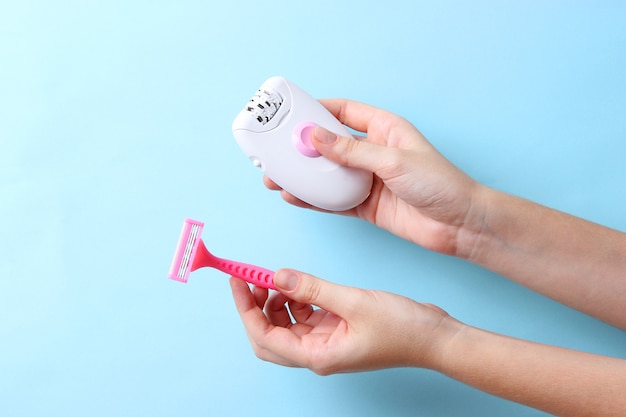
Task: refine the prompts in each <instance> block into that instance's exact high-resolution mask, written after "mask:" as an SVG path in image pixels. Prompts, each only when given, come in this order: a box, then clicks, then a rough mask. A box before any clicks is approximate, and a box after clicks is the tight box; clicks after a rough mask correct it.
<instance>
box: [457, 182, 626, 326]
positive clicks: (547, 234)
mask: <svg viewBox="0 0 626 417" xmlns="http://www.w3.org/2000/svg"><path fill="white" fill-rule="evenodd" d="M472 216H473V217H471V216H470V218H469V219H468V222H467V225H466V227H465V229H464V232H463V234H461V236H460V243H459V255H460V256H462V257H464V258H466V259H468V260H470V261H472V262H474V263H477V264H479V265H482V266H484V267H486V268H488V269H490V270H493V271H495V272H497V273H499V274H502V275H504V276H506V277H508V278H510V279H512V280H514V281H516V282H518V283H520V284H522V285H524V286H526V287H528V288H530V289H532V290H534V291H537V292H539V293H542V294H544V295H546V296H548V297H551V298H553V299H555V300H557V301H559V302H561V303H563V304H567V305H569V306H571V307H573V308H575V309H577V310H580V311H583V312H585V313H587V314H590V315H592V316H595V317H597V318H599V319H601V320H604V321H606V322H608V323H611V324H613V325H615V326H618V327H620V328H622V329H626V234H624V233H621V232H618V231H615V230H612V229H609V228H606V227H603V226H600V225H597V224H594V223H591V222H588V221H586V220H583V219H580V218H577V217H574V216H571V215H568V214H565V213H562V212H559V211H557V210H553V209H550V208H547V207H544V206H541V205H539V204H535V203H533V202H530V201H527V200H524V199H521V198H517V197H514V196H511V195H507V194H505V193H501V192H498V191H495V190H492V189H488V188H482V189H481V191H480V195H479V196H477V199H476V205H475V210H473V215H472Z"/></svg>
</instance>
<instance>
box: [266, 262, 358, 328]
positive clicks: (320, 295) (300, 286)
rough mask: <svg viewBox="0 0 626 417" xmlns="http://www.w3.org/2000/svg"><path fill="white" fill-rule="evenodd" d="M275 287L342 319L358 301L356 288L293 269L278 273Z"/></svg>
mask: <svg viewBox="0 0 626 417" xmlns="http://www.w3.org/2000/svg"><path fill="white" fill-rule="evenodd" d="M274 285H275V286H276V289H277V290H279V291H280V292H281V293H283V294H284V295H286V296H287V297H289V298H291V299H292V300H294V301H297V302H300V303H303V304H313V305H316V306H318V307H321V308H323V309H324V310H326V311H330V312H331V313H334V314H337V315H338V316H342V317H344V315H345V313H348V312H349V311H350V310H351V309H352V308H353V306H354V303H356V302H357V301H358V290H357V289H356V288H352V287H346V286H344V285H339V284H334V283H331V282H329V281H325V280H323V279H321V278H317V277H315V276H313V275H309V274H306V273H304V272H299V271H295V270H292V269H280V270H278V271H276V273H275V274H274Z"/></svg>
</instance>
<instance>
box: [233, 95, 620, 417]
mask: <svg viewBox="0 0 626 417" xmlns="http://www.w3.org/2000/svg"><path fill="white" fill-rule="evenodd" d="M322 104H323V105H324V106H325V107H326V108H327V109H328V110H329V111H330V112H331V113H333V114H334V115H335V117H337V118H338V119H339V120H340V121H341V122H342V123H344V124H345V125H347V126H349V127H351V128H353V129H355V130H357V131H360V132H363V133H364V134H365V136H364V137H362V138H359V140H352V139H347V138H341V137H337V136H336V135H334V134H332V133H330V132H328V131H325V130H324V129H321V128H316V130H315V132H314V139H313V144H314V146H315V147H316V149H317V150H318V151H319V152H320V153H321V154H322V155H324V156H325V157H327V158H329V159H331V160H334V161H336V162H338V163H340V164H342V165H345V166H349V167H354V168H360V169H365V170H368V171H370V172H372V173H373V174H374V184H373V186H372V192H371V194H370V196H369V198H368V199H367V200H366V201H365V202H364V203H362V204H361V205H360V206H358V207H356V208H354V209H352V210H349V211H346V212H342V213H339V214H342V215H347V216H354V217H358V218H361V219H363V220H366V221H369V222H371V223H373V224H376V225H377V226H379V227H381V228H383V229H385V230H388V231H390V232H392V233H394V234H396V235H397V236H400V237H402V238H404V239H406V240H409V241H411V242H414V243H415V244H418V245H420V246H423V247H425V248H428V249H431V250H433V251H436V252H439V253H444V254H448V255H452V256H457V257H460V258H463V259H466V260H468V261H470V262H473V263H476V264H478V265H482V266H484V267H486V268H489V269H491V270H493V271H495V272H498V273H499V274H501V275H504V276H506V277H508V278H510V279H511V280H513V281H516V282H518V283H520V284H522V285H525V286H527V287H528V288H531V289H533V290H535V291H537V292H539V293H542V294H544V295H546V296H549V297H551V298H553V299H555V300H557V301H559V302H561V303H564V304H566V305H569V306H571V307H573V308H576V309H578V310H580V311H583V312H585V313H587V314H590V315H592V316H595V317H597V318H599V319H601V320H604V321H606V322H608V323H611V324H613V325H614V326H617V327H619V328H621V329H626V303H624V301H623V300H624V299H626V235H625V234H623V233H621V232H618V231H615V230H612V229H609V228H606V227H603V226H600V225H597V224H593V223H591V222H588V221H586V220H583V219H579V218H576V217H573V216H570V215H568V214H565V213H561V212H558V211H556V210H553V209H550V208H547V207H544V206H541V205H539V204H536V203H533V202H530V201H527V200H524V199H520V198H518V197H515V196H511V195H508V194H505V193H502V192H499V191H496V190H493V189H490V188H488V187H485V186H483V185H481V184H479V183H477V182H475V181H474V180H473V179H471V178H470V177H468V176H467V175H466V174H464V173H463V172H462V171H460V170H459V169H458V168H456V167H455V166H454V165H453V164H451V163H450V162H449V161H448V160H446V159H445V158H444V157H443V156H442V155H441V154H440V153H439V152H438V151H437V150H436V149H435V148H434V147H433V146H432V145H431V144H430V143H429V142H428V141H427V140H426V139H425V138H424V137H423V136H422V134H421V133H420V132H419V131H418V130H417V129H416V128H415V127H414V126H413V125H412V124H411V123H409V122H408V121H407V120H405V119H403V118H401V117H399V116H397V115H395V114H392V113H389V112H386V111H384V110H381V109H378V108H375V107H372V106H369V105H366V104H362V103H357V102H353V101H349V100H340V99H334V100H324V101H322ZM264 181H265V185H266V186H267V187H268V188H270V189H273V190H279V191H281V194H282V196H283V198H284V199H285V200H286V201H287V202H289V203H291V204H294V205H296V206H299V207H306V208H311V209H315V208H313V207H310V206H308V205H307V204H305V203H303V202H302V201H299V200H297V199H296V198H295V197H293V196H292V195H290V194H288V193H286V192H285V191H283V190H280V187H279V186H278V185H277V184H275V183H273V182H272V181H271V180H269V179H268V178H265V179H264ZM581 254H582V255H581ZM274 282H275V284H276V286H277V287H278V289H279V291H278V292H273V293H272V294H268V291H267V290H264V289H262V288H252V289H250V288H249V287H248V285H247V284H246V283H244V282H243V281H240V280H238V279H235V278H232V279H231V287H232V291H233V297H234V300H235V304H236V306H237V310H238V312H239V313H240V315H241V318H242V321H243V324H244V327H245V328H246V331H247V334H248V336H249V339H250V342H251V344H252V346H253V348H254V350H255V353H256V355H257V356H258V357H259V358H261V359H263V360H267V361H271V362H275V363H278V364H281V365H285V366H293V367H305V368H309V369H311V370H312V371H314V372H316V373H318V374H320V375H328V374H332V373H339V372H357V371H368V370H374V369H382V368H389V367H417V368H428V369H433V370H436V371H439V372H441V373H443V374H446V375H448V376H450V377H452V378H455V379H457V380H459V381H461V382H464V383H466V384H469V385H471V386H474V387H476V388H478V389H481V390H483V391H486V392H489V393H492V394H494V395H497V396H500V397H502V398H506V399H509V400H512V401H516V402H519V403H522V404H525V405H528V406H531V407H535V408H538V409H541V410H544V411H547V412H549V413H552V414H555V415H563V416H591V415H597V414H598V412H600V410H601V414H602V415H604V416H613V415H615V416H617V415H624V414H625V413H626V396H624V395H623V393H624V392H626V361H624V360H621V359H617V358H609V357H602V356H598V355H592V354H589V353H584V352H578V351H573V350H568V349H563V348H558V347H554V346H547V345H541V344H537V343H532V342H528V341H524V340H520V339H515V338H511V337H508V336H502V335H498V334H494V333H491V332H487V331H484V330H481V329H478V328H475V327H472V326H469V325H467V324H464V323H461V322H460V321H458V320H456V319H454V318H452V317H450V316H449V315H448V314H447V313H446V312H445V311H443V310H442V309H441V308H439V307H436V306H433V305H430V304H421V303H417V302H415V301H413V300H411V299H408V298H406V297H402V296H400V295H396V294H390V293H386V292H382V291H371V290H364V289H359V288H354V287H345V286H341V285H338V284H334V283H331V282H328V281H324V280H322V279H320V278H317V277H314V276H312V275H309V274H306V273H303V272H299V271H294V270H288V269H284V270H280V271H277V273H276V275H275V277H274Z"/></svg>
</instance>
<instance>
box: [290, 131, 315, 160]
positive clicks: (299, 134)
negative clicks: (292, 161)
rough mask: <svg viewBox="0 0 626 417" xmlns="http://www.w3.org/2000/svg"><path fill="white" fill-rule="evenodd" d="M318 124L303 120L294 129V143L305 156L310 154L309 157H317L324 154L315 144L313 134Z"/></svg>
mask: <svg viewBox="0 0 626 417" xmlns="http://www.w3.org/2000/svg"><path fill="white" fill-rule="evenodd" d="M316 126H317V125H316V124H315V123H311V122H302V123H299V124H298V125H297V126H296V127H295V128H294V129H293V135H292V136H293V144H294V146H295V147H296V149H297V150H298V152H300V153H301V154H302V155H304V156H308V157H309V158H317V157H318V156H322V155H321V154H320V153H319V152H318V151H317V149H315V147H314V146H313V143H312V140H311V139H312V136H313V129H315V127H316Z"/></svg>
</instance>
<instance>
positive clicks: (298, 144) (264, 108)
mask: <svg viewBox="0 0 626 417" xmlns="http://www.w3.org/2000/svg"><path fill="white" fill-rule="evenodd" d="M316 126H321V127H323V128H325V129H327V130H330V131H331V132H333V133H335V134H337V135H340V136H344V137H348V138H353V137H352V135H351V134H350V133H349V132H348V130H347V129H346V127H345V126H344V125H342V124H341V123H340V122H339V121H338V120H337V119H336V118H335V117H334V116H333V115H332V114H331V113H330V112H329V111H328V110H326V108H324V106H322V105H321V104H320V103H319V102H318V101H317V100H315V99H314V98H313V97H311V96H310V95H309V94H307V93H306V92H304V91H302V90H301V89H300V88H298V87H297V86H296V85H294V84H293V83H291V82H289V81H287V80H286V79H284V78H282V77H272V78H270V79H268V80H267V81H265V82H264V83H263V84H262V85H261V87H260V88H259V90H258V91H257V93H256V94H255V95H254V96H253V97H252V99H251V100H250V102H249V103H248V104H247V105H246V106H245V107H244V109H243V110H242V111H241V112H240V113H239V114H238V115H237V117H236V118H235V121H234V122H233V135H234V136H235V140H236V141H237V143H238V144H239V147H240V148H241V149H242V150H243V152H244V153H245V154H246V155H247V156H248V158H250V160H251V161H252V162H253V163H254V165H255V166H256V167H258V168H259V169H261V171H263V173H264V174H265V175H266V176H267V177H269V178H270V179H271V180H272V181H274V182H275V183H276V184H278V185H279V186H280V187H281V188H282V189H284V190H285V191H287V192H289V193H290V194H292V195H294V196H296V197H298V198H299V199H300V200H302V201H304V202H306V203H309V204H311V205H313V206H315V207H318V208H321V209H324V210H331V211H343V210H348V209H351V208H353V207H356V206H358V205H359V204H361V203H362V202H363V201H365V199H366V198H367V197H368V196H369V194H370V190H371V188H372V180H373V176H372V173H371V172H366V171H362V170H359V169H355V168H348V167H345V166H341V165H339V164H337V163H335V162H333V161H330V160H329V159H327V158H325V157H324V156H322V155H320V154H319V152H317V150H316V149H315V147H314V146H313V144H312V143H311V135H312V134H313V130H314V128H315V127H316Z"/></svg>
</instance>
